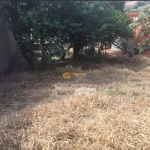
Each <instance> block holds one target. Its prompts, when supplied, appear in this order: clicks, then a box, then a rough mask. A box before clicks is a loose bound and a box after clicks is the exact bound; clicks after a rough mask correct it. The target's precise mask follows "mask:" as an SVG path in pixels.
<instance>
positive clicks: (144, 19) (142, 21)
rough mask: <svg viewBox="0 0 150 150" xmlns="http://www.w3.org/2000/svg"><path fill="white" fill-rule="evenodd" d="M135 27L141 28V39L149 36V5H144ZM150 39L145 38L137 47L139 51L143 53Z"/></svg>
mask: <svg viewBox="0 0 150 150" xmlns="http://www.w3.org/2000/svg"><path fill="white" fill-rule="evenodd" d="M137 25H140V26H141V32H142V36H143V37H147V36H149V35H150V5H146V6H145V8H143V11H142V12H141V15H140V18H139V20H138V23H137ZM149 43H150V39H149V38H145V39H144V40H142V42H141V43H140V45H139V48H140V51H143V50H144V49H145V48H146V47H148V46H149Z"/></svg>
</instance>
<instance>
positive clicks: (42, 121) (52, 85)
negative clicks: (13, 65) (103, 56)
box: [0, 56, 150, 150]
mask: <svg viewBox="0 0 150 150" xmlns="http://www.w3.org/2000/svg"><path fill="white" fill-rule="evenodd" d="M65 71H73V72H85V73H86V74H87V76H86V77H84V78H83V77H79V78H73V79H69V80H66V79H62V77H61V76H60V75H61V74H62V73H64V72H65ZM149 78H150V60H149V59H148V58H146V57H143V56H136V57H134V58H132V59H129V58H110V59H109V60H108V61H107V62H104V63H102V64H95V63H87V62H84V63H82V65H81V62H80V63H79V64H77V63H75V64H74V63H72V64H71V63H70V65H66V66H64V67H59V66H56V67H55V70H45V71H42V72H23V73H21V72H20V73H19V72H17V73H14V74H13V75H11V76H10V75H7V76H5V77H2V78H1V80H0V81H1V82H0V84H1V86H0V92H3V94H1V95H0V96H1V97H0V98H1V99H2V100H3V102H1V104H0V106H1V108H3V109H1V111H0V112H1V118H3V119H2V121H1V124H0V149H2V150H56V149H62V150H87V149H88V150H150V117H149V116H150V80H149ZM4 82H5V84H4ZM8 92H9V93H8ZM20 105H21V108H19V109H18V106H20ZM25 107H27V108H25ZM4 110H5V111H4ZM10 113H12V115H10Z"/></svg>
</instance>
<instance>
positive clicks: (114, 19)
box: [0, 0, 133, 68]
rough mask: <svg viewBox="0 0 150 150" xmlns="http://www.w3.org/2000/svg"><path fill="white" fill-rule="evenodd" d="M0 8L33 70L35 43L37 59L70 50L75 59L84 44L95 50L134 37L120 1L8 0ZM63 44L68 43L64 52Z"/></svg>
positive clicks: (48, 58)
mask: <svg viewBox="0 0 150 150" xmlns="http://www.w3.org/2000/svg"><path fill="white" fill-rule="evenodd" d="M112 4H113V6H112ZM0 6H1V7H0V14H2V15H3V18H5V19H7V21H9V22H10V24H11V27H12V31H13V33H14V37H15V40H16V41H17V44H18V46H19V48H20V50H21V52H22V54H23V56H24V57H25V58H26V60H27V61H28V63H29V64H30V66H31V67H32V68H33V67H34V62H35V60H36V56H37V55H35V54H36V53H35V51H34V50H35V43H37V45H38V46H39V47H38V49H40V50H41V51H42V53H41V54H39V55H38V57H39V56H40V57H41V60H42V61H48V60H51V59H52V57H53V56H54V55H59V56H60V57H61V58H64V56H65V53H66V52H67V50H68V49H69V48H70V47H73V49H74V58H77V55H78V53H79V50H80V49H81V48H82V47H83V46H85V45H91V46H92V47H94V46H95V45H96V43H97V42H101V43H106V42H109V43H113V42H114V41H115V39H116V38H117V37H120V38H125V39H129V38H131V37H132V36H133V33H132V31H131V30H130V28H129V26H128V24H129V20H128V18H127V16H126V15H124V14H123V12H122V7H123V2H119V1H118V2H115V3H114V2H113V3H112V1H110V2H105V1H50V2H48V1H36V0H33V1H29V0H22V1H17V0H10V1H8V2H7V3H6V2H4V3H0ZM31 35H32V38H31ZM45 43H47V46H46V44H45ZM63 43H71V44H70V46H69V47H68V49H67V50H64V48H63Z"/></svg>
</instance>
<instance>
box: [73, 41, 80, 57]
mask: <svg viewBox="0 0 150 150" xmlns="http://www.w3.org/2000/svg"><path fill="white" fill-rule="evenodd" d="M81 48H82V45H81V44H80V43H78V42H73V52H74V55H73V58H74V59H77V56H78V54H79V51H80V49H81Z"/></svg>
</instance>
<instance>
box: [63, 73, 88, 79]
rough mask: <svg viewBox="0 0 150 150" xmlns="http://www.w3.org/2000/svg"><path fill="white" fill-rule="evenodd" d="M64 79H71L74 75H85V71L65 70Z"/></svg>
mask: <svg viewBox="0 0 150 150" xmlns="http://www.w3.org/2000/svg"><path fill="white" fill-rule="evenodd" d="M62 76H63V78H64V79H70V78H72V77H85V76H86V74H85V73H71V72H65V73H63V74H62Z"/></svg>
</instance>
